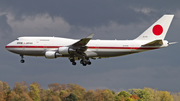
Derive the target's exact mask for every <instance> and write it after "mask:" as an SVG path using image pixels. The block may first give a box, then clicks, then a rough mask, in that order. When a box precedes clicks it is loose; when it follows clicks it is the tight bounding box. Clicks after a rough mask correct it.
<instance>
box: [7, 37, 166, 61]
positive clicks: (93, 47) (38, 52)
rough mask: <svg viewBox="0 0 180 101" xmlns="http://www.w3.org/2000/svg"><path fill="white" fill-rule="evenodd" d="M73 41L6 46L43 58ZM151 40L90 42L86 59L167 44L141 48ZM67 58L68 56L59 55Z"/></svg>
mask: <svg viewBox="0 0 180 101" xmlns="http://www.w3.org/2000/svg"><path fill="white" fill-rule="evenodd" d="M77 41H78V40H75V39H68V38H61V37H19V38H18V39H17V40H15V41H13V42H11V43H10V44H8V45H7V46H6V49H7V50H9V51H10V52H13V53H16V54H20V55H29V56H45V52H46V51H51V50H52V51H57V50H58V48H59V47H64V46H69V45H72V44H73V43H75V42H77ZM151 41H152V40H90V41H89V43H88V44H87V45H86V46H87V47H88V49H87V50H86V51H85V53H86V55H87V56H88V57H99V58H106V57H115V56H122V55H128V54H132V53H138V52H143V51H148V50H153V49H158V48H162V47H167V46H168V42H167V41H166V40H163V45H162V46H142V45H143V44H146V43H148V42H151ZM59 56H61V57H68V55H59Z"/></svg>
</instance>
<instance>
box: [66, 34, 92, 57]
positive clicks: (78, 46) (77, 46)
mask: <svg viewBox="0 0 180 101" xmlns="http://www.w3.org/2000/svg"><path fill="white" fill-rule="evenodd" d="M93 36H94V34H90V35H89V36H87V37H85V38H82V39H80V40H79V41H77V42H76V43H74V44H72V45H70V46H69V47H70V48H72V49H73V50H76V53H80V54H84V52H85V51H86V50H87V46H86V45H87V43H88V42H89V41H90V40H91V39H92V37H93Z"/></svg>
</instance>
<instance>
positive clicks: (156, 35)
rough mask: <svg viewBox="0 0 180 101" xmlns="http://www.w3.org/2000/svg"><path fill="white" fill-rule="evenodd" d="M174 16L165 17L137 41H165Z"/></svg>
mask: <svg viewBox="0 0 180 101" xmlns="http://www.w3.org/2000/svg"><path fill="white" fill-rule="evenodd" d="M173 17H174V15H164V16H162V17H161V18H160V19H159V20H158V21H156V22H155V23H154V24H153V25H151V26H150V27H149V28H148V29H147V30H146V31H144V32H143V33H142V34H141V35H140V36H139V37H137V38H136V39H135V40H159V39H162V40H163V39H164V38H165V36H166V33H167V31H168V29H169V26H170V24H171V21H172V19H173Z"/></svg>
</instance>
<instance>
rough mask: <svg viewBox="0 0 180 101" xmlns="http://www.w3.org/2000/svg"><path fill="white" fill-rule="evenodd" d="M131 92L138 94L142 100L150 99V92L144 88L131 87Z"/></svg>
mask: <svg viewBox="0 0 180 101" xmlns="http://www.w3.org/2000/svg"><path fill="white" fill-rule="evenodd" d="M129 92H130V93H131V94H134V95H137V96H138V97H139V98H140V100H143V101H148V100H149V99H150V93H149V92H148V91H146V90H144V89H130V90H129Z"/></svg>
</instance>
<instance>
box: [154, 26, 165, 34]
mask: <svg viewBox="0 0 180 101" xmlns="http://www.w3.org/2000/svg"><path fill="white" fill-rule="evenodd" d="M152 31H153V33H154V35H157V36H158V35H161V34H162V32H163V27H162V26H161V25H155V26H154V27H153V30H152Z"/></svg>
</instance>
